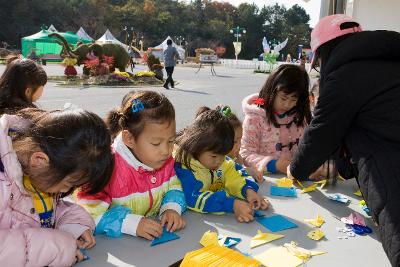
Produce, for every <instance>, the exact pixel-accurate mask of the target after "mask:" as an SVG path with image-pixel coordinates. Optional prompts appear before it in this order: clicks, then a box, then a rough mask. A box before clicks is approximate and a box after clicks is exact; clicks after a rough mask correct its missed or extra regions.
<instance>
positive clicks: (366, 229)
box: [346, 224, 372, 235]
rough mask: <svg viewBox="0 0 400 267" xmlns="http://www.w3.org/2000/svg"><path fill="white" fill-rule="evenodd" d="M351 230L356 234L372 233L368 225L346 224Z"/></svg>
mask: <svg viewBox="0 0 400 267" xmlns="http://www.w3.org/2000/svg"><path fill="white" fill-rule="evenodd" d="M346 225H347V226H348V227H349V228H351V230H352V231H353V232H354V233H355V234H357V235H366V234H370V233H372V229H371V228H369V227H368V226H362V225H358V224H346Z"/></svg>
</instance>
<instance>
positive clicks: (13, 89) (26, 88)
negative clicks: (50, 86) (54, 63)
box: [0, 57, 47, 114]
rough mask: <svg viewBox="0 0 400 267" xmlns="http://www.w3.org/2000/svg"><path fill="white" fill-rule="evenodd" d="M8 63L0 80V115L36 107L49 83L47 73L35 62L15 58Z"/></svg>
mask: <svg viewBox="0 0 400 267" xmlns="http://www.w3.org/2000/svg"><path fill="white" fill-rule="evenodd" d="M8 62H9V63H8V64H7V68H6V70H5V71H4V73H3V75H2V76H1V78H0V114H4V113H7V114H11V113H15V112H16V111H18V110H20V109H23V108H27V107H35V105H34V104H33V102H35V101H37V100H38V99H39V98H40V97H41V96H42V93H43V87H44V85H45V84H46V83H47V75H46V72H45V71H44V70H43V68H42V67H41V66H39V65H38V64H36V63H35V62H34V61H32V60H30V59H18V58H17V57H13V58H10V60H8Z"/></svg>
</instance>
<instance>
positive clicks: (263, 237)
mask: <svg viewBox="0 0 400 267" xmlns="http://www.w3.org/2000/svg"><path fill="white" fill-rule="evenodd" d="M283 237H285V236H284V235H277V234H271V233H263V232H261V230H258V231H257V234H256V235H255V236H253V237H252V238H251V241H250V247H251V248H255V247H258V246H261V245H263V244H266V243H269V242H271V241H274V240H277V239H280V238H283Z"/></svg>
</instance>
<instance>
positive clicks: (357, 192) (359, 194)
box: [353, 190, 362, 197]
mask: <svg viewBox="0 0 400 267" xmlns="http://www.w3.org/2000/svg"><path fill="white" fill-rule="evenodd" d="M353 194H354V195H356V196H358V197H362V194H361V191H360V190H357V191H356V192H354V193H353Z"/></svg>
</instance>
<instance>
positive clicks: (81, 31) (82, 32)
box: [76, 27, 93, 41]
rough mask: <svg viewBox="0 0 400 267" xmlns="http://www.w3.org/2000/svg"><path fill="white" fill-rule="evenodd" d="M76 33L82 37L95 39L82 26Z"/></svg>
mask: <svg viewBox="0 0 400 267" xmlns="http://www.w3.org/2000/svg"><path fill="white" fill-rule="evenodd" d="M76 35H78V36H79V37H81V38H82V39H85V40H92V41H93V38H92V37H90V36H89V34H87V33H86V31H85V30H84V29H83V28H82V27H80V28H79V30H78V31H77V32H76Z"/></svg>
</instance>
